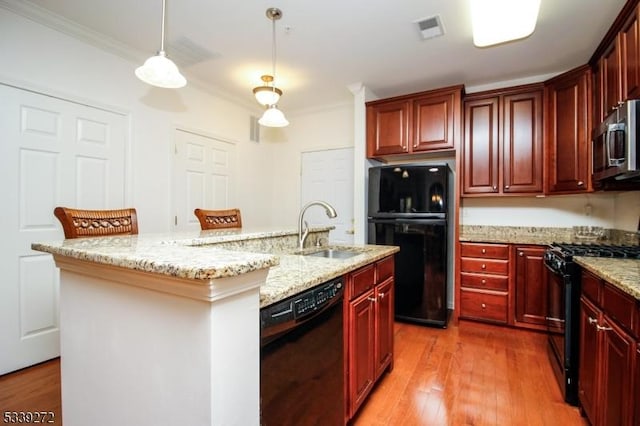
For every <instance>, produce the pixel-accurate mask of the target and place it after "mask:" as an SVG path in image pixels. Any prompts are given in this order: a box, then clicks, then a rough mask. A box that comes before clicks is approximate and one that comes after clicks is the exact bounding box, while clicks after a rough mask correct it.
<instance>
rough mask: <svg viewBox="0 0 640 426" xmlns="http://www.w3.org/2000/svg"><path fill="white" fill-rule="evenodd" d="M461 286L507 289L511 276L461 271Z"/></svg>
mask: <svg viewBox="0 0 640 426" xmlns="http://www.w3.org/2000/svg"><path fill="white" fill-rule="evenodd" d="M460 286H462V287H476V288H482V289H489V290H503V291H507V290H509V277H506V276H504V277H503V276H500V275H486V274H472V273H469V272H461V273H460Z"/></svg>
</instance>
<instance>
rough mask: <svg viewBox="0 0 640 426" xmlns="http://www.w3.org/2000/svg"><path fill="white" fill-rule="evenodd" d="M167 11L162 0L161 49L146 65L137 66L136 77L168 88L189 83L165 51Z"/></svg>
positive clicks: (164, 1)
mask: <svg viewBox="0 0 640 426" xmlns="http://www.w3.org/2000/svg"><path fill="white" fill-rule="evenodd" d="M165 13H166V0H162V32H161V40H160V51H158V54H157V55H155V56H152V57H150V58H149V59H147V60H146V61H145V62H144V65H142V66H141V67H138V68H136V77H138V78H139V79H140V80H142V81H144V82H145V83H147V84H150V85H152V86H157V87H163V88H166V89H178V88H180V87H184V86H185V85H186V84H187V79H186V78H184V76H183V75H182V74H180V71H179V70H178V67H177V66H176V64H174V63H173V61H172V60H171V59H169V58H167V54H166V53H165V51H164V24H165Z"/></svg>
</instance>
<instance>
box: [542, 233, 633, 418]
mask: <svg viewBox="0 0 640 426" xmlns="http://www.w3.org/2000/svg"><path fill="white" fill-rule="evenodd" d="M576 256H586V257H610V258H629V259H640V246H628V245H627V246H625V245H609V244H597V243H584V244H564V243H553V244H551V245H549V248H548V249H547V251H546V252H545V254H544V263H545V266H546V267H547V269H548V275H547V278H548V286H549V287H548V300H547V306H548V311H547V330H548V332H549V345H548V349H549V358H550V360H551V366H552V367H553V371H554V373H555V376H556V378H557V379H558V383H559V384H560V388H561V390H562V393H563V395H564V399H565V401H566V402H568V403H570V404H573V405H577V404H578V354H579V349H580V348H579V345H580V342H579V340H580V339H579V337H580V336H579V333H580V330H579V318H580V291H581V286H580V281H581V279H580V267H579V266H578V265H577V264H576V263H575V262H574V260H573V258H574V257H576Z"/></svg>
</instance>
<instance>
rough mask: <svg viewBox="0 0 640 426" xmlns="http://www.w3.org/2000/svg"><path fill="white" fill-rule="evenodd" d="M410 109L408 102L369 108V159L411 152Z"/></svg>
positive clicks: (375, 105)
mask: <svg viewBox="0 0 640 426" xmlns="http://www.w3.org/2000/svg"><path fill="white" fill-rule="evenodd" d="M410 107H411V104H410V102H409V101H408V100H397V101H389V102H383V103H375V104H372V105H368V106H367V153H368V154H372V155H367V156H368V157H369V156H377V155H388V154H406V153H408V152H409V130H410V128H409V114H410Z"/></svg>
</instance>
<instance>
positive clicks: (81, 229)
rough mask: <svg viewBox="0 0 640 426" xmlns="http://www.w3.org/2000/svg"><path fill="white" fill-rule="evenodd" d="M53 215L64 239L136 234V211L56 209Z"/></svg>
mask: <svg viewBox="0 0 640 426" xmlns="http://www.w3.org/2000/svg"><path fill="white" fill-rule="evenodd" d="M53 214H54V215H55V216H56V217H57V218H58V220H59V221H60V223H61V224H62V229H63V230H64V237H65V238H80V237H104V236H108V235H127V234H129V235H135V234H137V233H138V217H137V215H136V209H120V210H77V209H71V208H68V207H56V208H55V210H54V211H53Z"/></svg>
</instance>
